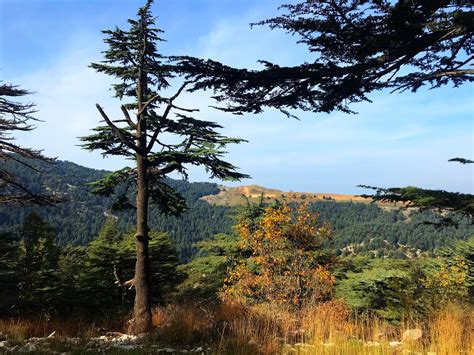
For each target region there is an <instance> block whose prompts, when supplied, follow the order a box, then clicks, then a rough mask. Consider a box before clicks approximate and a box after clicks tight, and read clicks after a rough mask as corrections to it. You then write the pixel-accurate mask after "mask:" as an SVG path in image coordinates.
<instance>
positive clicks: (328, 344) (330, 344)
mask: <svg viewBox="0 0 474 355" xmlns="http://www.w3.org/2000/svg"><path fill="white" fill-rule="evenodd" d="M334 345H336V344H334V343H324V344H323V346H334Z"/></svg>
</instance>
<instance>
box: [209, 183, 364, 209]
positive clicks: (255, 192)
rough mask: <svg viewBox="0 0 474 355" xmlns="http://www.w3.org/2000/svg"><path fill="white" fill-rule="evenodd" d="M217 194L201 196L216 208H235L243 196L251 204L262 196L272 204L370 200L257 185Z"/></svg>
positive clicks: (231, 188)
mask: <svg viewBox="0 0 474 355" xmlns="http://www.w3.org/2000/svg"><path fill="white" fill-rule="evenodd" d="M219 189H220V191H219V193H217V194H212V195H207V196H203V197H202V199H203V200H204V201H207V202H209V203H210V204H213V205H217V206H236V205H239V204H241V203H242V198H243V196H245V197H247V198H248V199H249V200H251V201H253V202H258V201H259V200H260V197H261V196H262V195H263V197H264V200H265V202H268V203H272V202H275V201H276V200H280V201H282V200H285V201H291V202H302V201H306V202H316V201H336V202H360V203H370V202H371V199H369V198H364V197H361V196H356V195H342V194H332V193H314V192H293V191H290V192H285V191H281V190H276V189H268V188H266V187H262V186H258V185H248V186H238V187H227V186H223V185H220V186H219Z"/></svg>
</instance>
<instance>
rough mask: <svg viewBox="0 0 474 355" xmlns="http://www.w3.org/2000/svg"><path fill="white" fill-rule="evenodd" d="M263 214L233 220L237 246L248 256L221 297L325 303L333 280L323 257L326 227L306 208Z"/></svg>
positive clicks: (281, 208) (328, 233)
mask: <svg viewBox="0 0 474 355" xmlns="http://www.w3.org/2000/svg"><path fill="white" fill-rule="evenodd" d="M262 212H263V213H262V215H261V216H259V218H256V219H252V220H250V219H248V218H240V219H239V220H238V223H237V225H236V230H237V232H238V234H239V236H240V240H241V243H242V245H241V247H242V249H245V250H248V251H249V252H250V257H249V258H247V259H245V260H242V261H241V262H240V263H237V264H236V265H235V266H234V267H233V268H232V269H231V270H230V273H229V277H228V278H227V279H226V284H225V286H224V289H223V296H224V298H228V299H233V300H239V301H244V302H246V303H248V302H250V303H259V302H271V303H277V304H289V305H293V306H295V307H297V308H301V307H302V306H303V305H304V304H313V303H319V302H322V301H325V300H328V299H330V298H331V296H332V293H333V284H334V282H335V279H334V277H333V276H332V275H331V274H330V273H329V271H328V269H327V259H326V258H323V257H322V255H323V249H322V243H323V242H324V241H325V240H327V239H328V238H330V237H331V228H330V226H329V225H328V224H326V223H320V222H319V220H318V218H319V214H318V213H316V212H311V211H309V210H308V205H307V204H301V205H299V206H297V207H296V208H291V207H290V206H289V205H288V204H282V205H277V206H275V207H268V208H265V209H263V210H262Z"/></svg>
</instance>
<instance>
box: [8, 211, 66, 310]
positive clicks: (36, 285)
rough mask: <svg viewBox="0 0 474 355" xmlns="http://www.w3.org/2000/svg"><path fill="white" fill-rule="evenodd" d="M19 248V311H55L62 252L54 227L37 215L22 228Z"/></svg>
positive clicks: (24, 223) (30, 218) (31, 216)
mask: <svg viewBox="0 0 474 355" xmlns="http://www.w3.org/2000/svg"><path fill="white" fill-rule="evenodd" d="M20 238H21V240H20V243H19V248H18V269H17V275H18V279H17V287H18V294H19V298H18V300H17V301H18V305H17V306H18V309H19V310H20V311H24V310H36V311H38V310H51V309H53V308H54V307H55V305H56V304H57V301H58V293H59V288H60V284H59V279H58V261H59V249H58V247H57V246H56V243H55V238H56V235H55V233H54V230H53V228H52V227H51V226H50V225H49V224H48V223H47V222H45V221H44V220H43V219H42V218H41V217H40V216H39V215H37V214H36V213H31V214H30V215H28V216H27V217H26V218H25V220H24V222H23V225H22V228H21V232H20Z"/></svg>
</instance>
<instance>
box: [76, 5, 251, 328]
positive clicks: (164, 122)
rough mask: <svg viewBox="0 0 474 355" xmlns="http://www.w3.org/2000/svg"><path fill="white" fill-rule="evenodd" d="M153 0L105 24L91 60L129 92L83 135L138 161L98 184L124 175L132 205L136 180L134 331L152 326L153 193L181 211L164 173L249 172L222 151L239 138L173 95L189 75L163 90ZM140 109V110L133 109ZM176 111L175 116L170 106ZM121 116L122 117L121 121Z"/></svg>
mask: <svg viewBox="0 0 474 355" xmlns="http://www.w3.org/2000/svg"><path fill="white" fill-rule="evenodd" d="M151 5H152V1H151V0H148V1H147V3H146V5H145V6H144V7H142V8H140V9H139V11H138V18H137V19H136V20H128V23H129V25H130V28H129V29H128V30H122V29H119V28H115V29H114V30H108V31H104V33H105V34H106V35H107V38H106V39H105V42H106V43H107V44H108V46H109V47H108V49H107V50H106V51H105V52H104V54H105V59H104V61H103V62H102V63H94V64H92V65H91V66H92V68H94V69H96V70H97V71H98V72H102V73H105V74H108V75H111V76H113V77H115V78H117V79H118V80H119V82H118V83H117V84H115V85H113V88H114V90H115V96H116V97H117V98H119V99H121V100H122V99H127V98H128V99H129V101H128V102H125V103H124V104H123V105H122V106H121V110H122V112H123V115H124V118H123V119H120V120H113V119H111V118H109V116H108V115H107V114H106V113H105V111H104V109H103V108H102V107H101V106H100V105H98V104H97V105H96V106H97V109H98V111H99V112H100V115H101V117H102V118H103V120H104V121H105V125H103V126H99V127H97V128H95V133H94V134H93V135H91V136H88V137H83V138H82V141H83V142H84V148H85V149H88V150H102V152H103V155H119V156H124V157H127V158H129V159H131V160H133V161H134V165H135V166H134V167H126V168H124V169H122V170H119V171H116V172H114V173H112V174H110V175H109V176H107V177H106V178H104V179H102V180H100V181H99V182H97V183H96V184H95V191H96V192H98V193H102V194H105V195H110V194H112V193H113V192H114V190H115V187H117V186H118V185H120V184H121V183H122V184H123V185H125V186H126V187H127V188H125V189H123V191H124V193H123V194H121V195H120V197H119V198H118V200H117V204H116V206H120V207H123V206H130V205H131V203H130V202H129V201H128V200H127V198H126V192H127V190H128V187H132V186H135V187H136V201H135V206H134V207H135V208H136V235H135V239H136V266H135V275H134V278H133V280H131V282H132V283H133V285H134V287H135V303H134V312H133V320H132V322H131V327H130V328H129V332H132V333H143V332H148V331H149V330H150V328H151V308H150V290H151V288H150V276H151V275H150V271H149V270H150V266H149V264H150V260H149V235H148V234H149V228H148V204H149V199H150V198H151V199H152V200H153V202H155V203H156V204H158V205H159V206H160V207H161V209H162V211H163V212H165V213H179V212H180V211H182V210H183V209H184V208H185V202H184V199H183V198H182V197H181V196H180V195H179V194H178V193H177V192H176V191H175V190H174V189H172V188H171V187H170V186H169V185H168V184H167V182H166V180H165V179H164V178H165V177H166V176H167V175H168V174H170V173H172V172H177V173H180V174H182V175H183V176H184V177H186V176H187V174H186V170H187V169H186V166H187V165H188V164H192V165H199V166H203V167H205V168H206V169H207V170H208V171H209V172H210V175H211V177H217V178H220V179H241V178H244V177H246V175H244V174H240V173H238V172H237V171H236V168H235V167H234V166H233V165H232V164H229V163H228V162H226V161H224V160H222V159H221V157H222V155H223V154H224V153H225V152H224V150H223V148H224V147H225V146H226V145H227V144H231V143H240V142H242V140H240V139H235V138H227V137H224V136H222V135H220V134H218V133H217V132H216V131H215V129H217V128H220V126H219V125H217V124H215V123H213V122H207V121H201V120H197V119H195V118H193V117H191V116H190V114H191V113H193V112H195V111H196V109H190V108H183V107H181V106H178V104H177V103H176V100H177V99H178V97H179V96H180V95H181V94H182V92H183V91H184V90H185V89H186V88H187V87H188V85H189V84H190V83H189V82H187V81H186V82H184V83H183V84H182V85H181V86H180V87H179V89H178V90H177V91H176V92H175V93H174V94H173V95H171V96H166V93H165V92H164V90H165V89H167V88H168V87H169V86H170V82H169V81H170V79H172V78H173V76H174V74H175V73H174V69H173V67H171V66H170V65H168V64H167V63H165V62H164V57H163V56H162V55H161V54H160V53H159V52H158V47H157V45H158V44H159V43H160V42H162V41H163V40H162V39H161V38H160V33H161V32H162V31H161V30H159V29H157V28H155V27H154V25H155V18H154V17H153V16H152V15H151V10H150V8H151ZM132 110H134V111H135V115H132V114H131V111H132ZM172 112H175V114H174V115H175V117H172V116H171V113H172ZM122 124H123V125H122Z"/></svg>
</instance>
